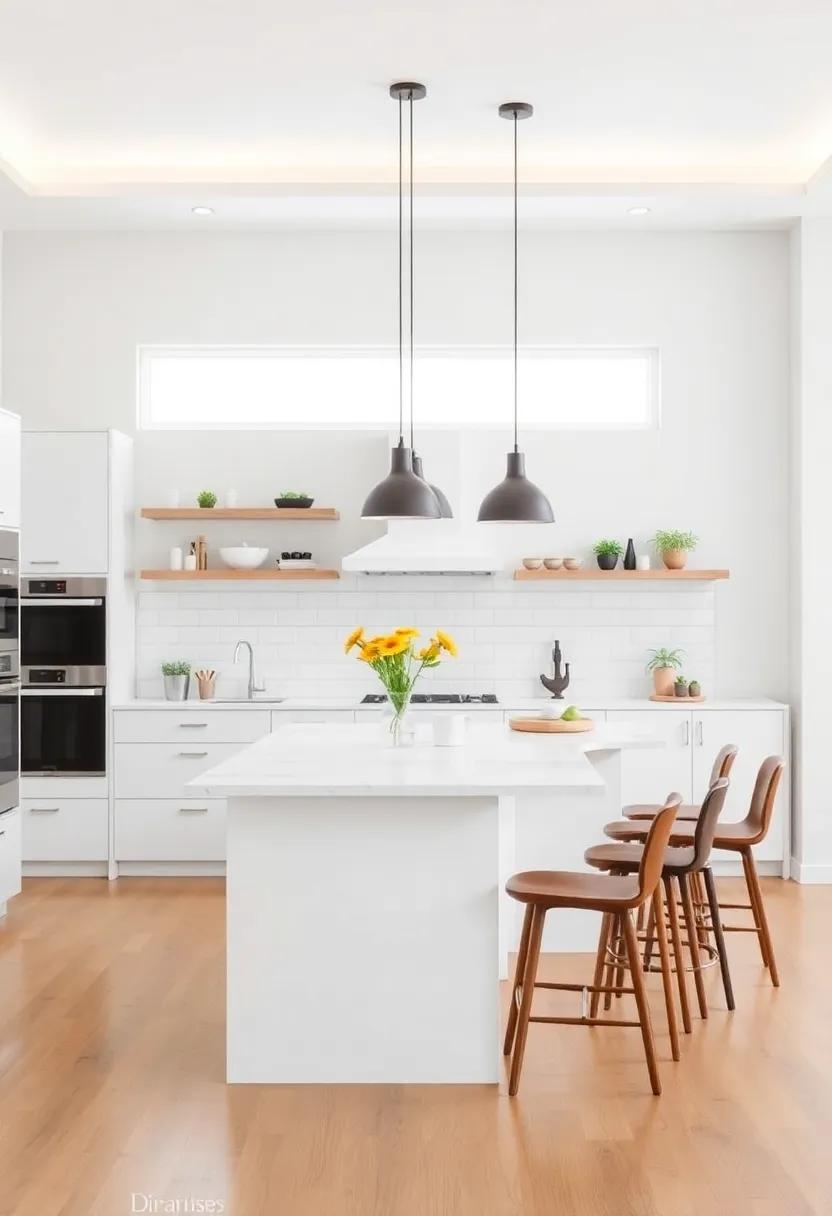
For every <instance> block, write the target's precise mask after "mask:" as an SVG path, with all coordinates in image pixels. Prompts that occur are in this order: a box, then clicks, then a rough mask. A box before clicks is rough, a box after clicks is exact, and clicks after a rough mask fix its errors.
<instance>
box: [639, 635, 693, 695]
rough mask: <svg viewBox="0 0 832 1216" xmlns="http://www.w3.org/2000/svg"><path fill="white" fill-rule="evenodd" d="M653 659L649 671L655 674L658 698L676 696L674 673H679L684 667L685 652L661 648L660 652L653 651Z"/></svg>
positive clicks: (654, 688) (655, 687)
mask: <svg viewBox="0 0 832 1216" xmlns="http://www.w3.org/2000/svg"><path fill="white" fill-rule="evenodd" d="M650 654H651V656H652V657H651V659H650V661H649V662H648V664H647V670H648V671H651V672H652V673H653V691H654V692H655V694H656V696H657V697H672V696H673V695H674V687H673V686H674V683H675V675H674V672H677V671H679V669H680V668H681V666H682V655H683V654H684V651H683V650H668V649H666V647H664V646H663V647H661V648H660V649H659V650H651V651H650Z"/></svg>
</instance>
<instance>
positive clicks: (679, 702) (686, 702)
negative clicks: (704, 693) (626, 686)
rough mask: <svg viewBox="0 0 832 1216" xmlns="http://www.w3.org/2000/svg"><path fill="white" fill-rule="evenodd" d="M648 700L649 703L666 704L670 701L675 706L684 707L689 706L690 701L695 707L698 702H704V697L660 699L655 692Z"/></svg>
mask: <svg viewBox="0 0 832 1216" xmlns="http://www.w3.org/2000/svg"><path fill="white" fill-rule="evenodd" d="M650 700H651V701H666V702H667V703H668V704H669V703H670V702H671V701H672V702H673V703H674V704H675V705H679V706H682V707H684V706H685V705H689V704H690V702H691V701H692V702H693V703H694V705H697V704H698V703H699V702H700V701H704V700H705V698H704V697H662V696H660V695H659V694H658V693H657V692H651V693H650Z"/></svg>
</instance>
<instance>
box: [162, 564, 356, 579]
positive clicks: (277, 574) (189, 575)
mask: <svg viewBox="0 0 832 1216" xmlns="http://www.w3.org/2000/svg"><path fill="white" fill-rule="evenodd" d="M340 577H341V575H340V574H339V572H338V571H337V570H231V569H230V568H224V567H219V568H218V569H216V570H142V571H141V572H140V574H139V578H143V579H150V580H152V581H155V582H160V583H161V582H178V583H209V582H218V581H220V580H223V581H233V582H241V581H246V582H258V581H259V582H267V581H269V580H271V581H272V582H287V581H288V580H289V579H327V578H340Z"/></svg>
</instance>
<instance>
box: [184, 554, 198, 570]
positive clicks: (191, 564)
mask: <svg viewBox="0 0 832 1216" xmlns="http://www.w3.org/2000/svg"><path fill="white" fill-rule="evenodd" d="M185 569H186V570H196V554H195V553H186V554H185Z"/></svg>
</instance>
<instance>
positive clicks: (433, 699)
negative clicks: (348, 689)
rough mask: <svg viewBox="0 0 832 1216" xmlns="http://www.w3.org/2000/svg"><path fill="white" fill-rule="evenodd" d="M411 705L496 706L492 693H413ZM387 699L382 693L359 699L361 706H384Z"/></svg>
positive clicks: (370, 694)
mask: <svg viewBox="0 0 832 1216" xmlns="http://www.w3.org/2000/svg"><path fill="white" fill-rule="evenodd" d="M410 700H411V703H412V704H413V705H496V704H497V697H496V695H495V694H494V693H493V692H484V693H482V694H480V695H479V696H477V695H476V694H474V693H468V692H415V693H414V694H413V696H412V697H411V698H410ZM386 701H387V697H386V696H385V694H384V693H383V692H368V693H367V694H366V696H364V697H362V698H361V704H362V705H384V703H385V702H386Z"/></svg>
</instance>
